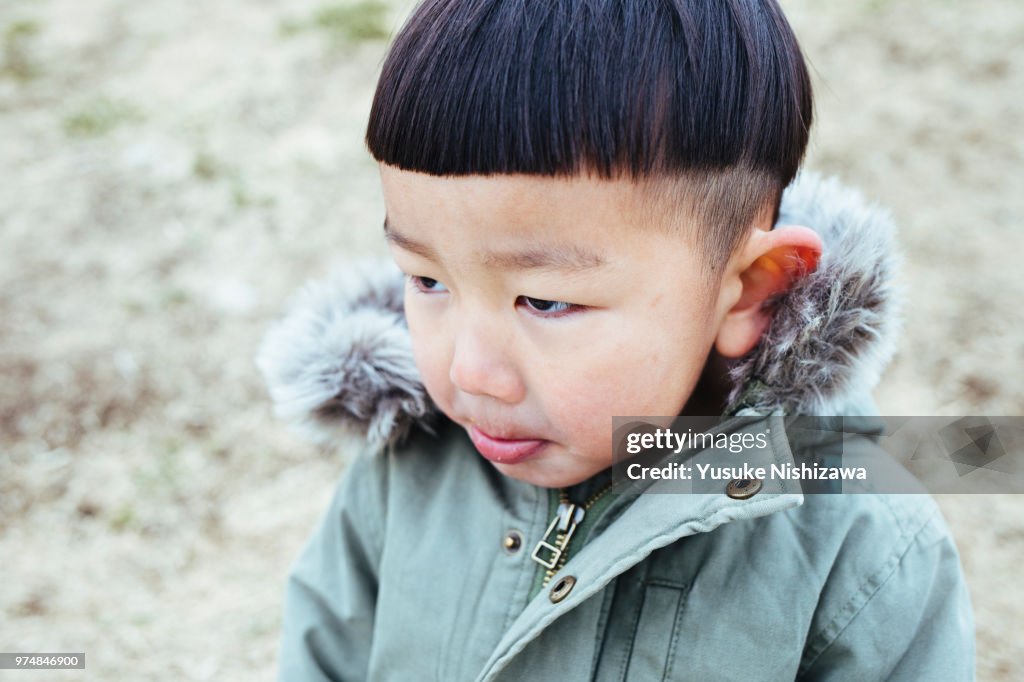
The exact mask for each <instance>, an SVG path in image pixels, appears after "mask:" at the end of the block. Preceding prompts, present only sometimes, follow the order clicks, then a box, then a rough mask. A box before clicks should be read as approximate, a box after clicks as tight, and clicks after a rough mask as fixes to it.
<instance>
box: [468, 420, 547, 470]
mask: <svg viewBox="0 0 1024 682" xmlns="http://www.w3.org/2000/svg"><path fill="white" fill-rule="evenodd" d="M469 438H470V440H472V441H473V445H475V446H476V449H477V450H478V451H479V452H480V454H481V455H483V456H484V457H485V458H486V459H489V460H490V461H492V462H496V463H498V464H517V463H519V462H522V461H524V460H526V459H528V458H530V457H532V456H533V455H535V454H537V452H538V451H539V450H540V449H541V448H542V447H544V445H545V444H546V443H547V442H548V441H546V440H542V439H539V438H498V437H496V436H491V435H490V434H487V433H485V432H483V431H481V430H480V429H478V428H477V427H476V426H475V425H474V426H470V427H469Z"/></svg>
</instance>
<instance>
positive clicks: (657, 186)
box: [379, 163, 685, 238]
mask: <svg viewBox="0 0 1024 682" xmlns="http://www.w3.org/2000/svg"><path fill="white" fill-rule="evenodd" d="M379 166H380V172H381V180H382V183H383V185H384V198H385V203H386V205H387V211H388V213H389V216H390V218H391V223H392V226H393V227H395V228H396V229H399V230H400V229H401V227H402V224H403V223H412V222H413V221H414V220H415V217H416V216H417V215H421V216H422V215H427V214H444V213H445V212H451V213H454V214H457V215H459V216H472V217H473V218H476V219H479V220H486V221H506V222H512V223H521V224H522V226H523V227H529V226H531V225H535V226H540V227H543V226H545V225H551V226H552V227H553V226H555V225H557V224H560V223H572V222H574V221H575V220H576V219H581V220H590V221H592V222H593V221H595V220H597V221H598V222H599V223H607V222H608V221H613V222H615V223H619V224H628V225H630V226H631V227H634V228H642V227H645V226H648V225H651V224H654V223H661V222H665V221H667V222H671V223H673V224H676V223H677V222H678V220H679V219H680V217H681V215H680V207H681V205H682V203H681V202H680V198H683V197H684V196H685V188H684V187H682V184H683V183H684V181H682V180H680V179H675V178H672V179H667V180H666V179H664V178H657V179H639V180H638V179H633V178H629V177H619V178H605V177H599V176H596V175H591V174H583V173H581V174H577V175H572V176H542V175H531V174H494V175H450V176H438V175H430V174H426V173H420V172H416V171H407V170H402V169H398V168H395V167H393V166H390V165H388V164H384V163H380V164H379ZM406 218H407V219H406ZM414 227H415V226H414V225H411V224H410V225H409V228H410V229H412V228H414ZM594 227H595V228H596V227H598V225H597V224H595V225H594ZM565 236H566V237H567V238H568V237H569V235H568V234H567V235H565Z"/></svg>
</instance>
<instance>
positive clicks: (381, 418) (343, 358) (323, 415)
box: [256, 260, 432, 447]
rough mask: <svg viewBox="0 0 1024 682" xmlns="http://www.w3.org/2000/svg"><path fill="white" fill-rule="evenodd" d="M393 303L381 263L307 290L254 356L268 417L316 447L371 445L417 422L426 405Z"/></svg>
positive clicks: (393, 290) (395, 297)
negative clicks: (351, 442)
mask: <svg viewBox="0 0 1024 682" xmlns="http://www.w3.org/2000/svg"><path fill="white" fill-rule="evenodd" d="M402 296H403V277H402V273H401V271H399V270H398V268H396V267H395V266H394V264H392V263H390V262H388V261H382V260H381V261H378V260H374V261H361V262H356V263H353V264H351V265H348V266H346V267H345V268H344V269H339V270H337V271H335V272H334V273H332V276H331V277H330V278H328V280H327V281H325V282H309V283H307V284H306V285H305V287H304V288H303V289H302V290H301V291H300V292H299V295H298V296H297V297H296V298H295V299H294V301H293V302H292V304H291V306H290V308H289V312H288V314H287V315H286V316H285V318H284V319H283V320H281V321H280V322H278V323H276V324H275V325H274V326H272V327H271V328H270V330H269V331H268V332H267V334H266V336H265V337H264V339H263V343H262V344H261V346H260V349H259V352H258V353H257V355H256V365H257V367H259V369H260V371H261V372H262V373H263V378H264V380H265V381H266V384H267V387H268V388H269V390H270V395H271V398H272V399H273V402H274V413H275V415H277V416H278V417H280V418H282V419H284V420H286V421H288V422H290V423H292V424H293V425H294V426H295V427H297V428H298V430H300V431H301V432H302V433H303V434H305V435H306V436H307V437H308V438H309V439H310V440H312V441H314V442H317V443H327V444H330V443H333V442H335V440H336V439H344V438H345V437H347V436H349V435H351V434H352V433H353V432H355V433H358V434H360V435H362V436H364V437H365V438H367V439H368V440H369V441H370V443H371V446H373V447H380V446H383V445H384V444H386V443H389V442H391V441H394V440H396V439H398V438H400V437H401V436H402V435H403V434H404V433H405V432H406V431H407V430H408V428H409V427H410V426H411V425H412V423H413V422H414V421H417V420H421V419H424V418H425V417H426V416H427V415H428V413H429V412H430V411H431V409H432V403H431V401H430V398H429V396H428V395H427V392H426V390H425V389H424V387H423V383H422V381H421V379H420V375H419V371H418V370H417V369H416V365H415V363H414V362H413V355H412V347H411V345H410V341H409V331H408V329H407V328H406V326H405V317H404V314H403V310H402ZM427 428H429V426H427Z"/></svg>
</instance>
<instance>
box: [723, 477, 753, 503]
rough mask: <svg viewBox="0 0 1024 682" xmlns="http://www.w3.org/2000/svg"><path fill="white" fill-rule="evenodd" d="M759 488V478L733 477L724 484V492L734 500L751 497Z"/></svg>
mask: <svg viewBox="0 0 1024 682" xmlns="http://www.w3.org/2000/svg"><path fill="white" fill-rule="evenodd" d="M760 489H761V480H760V479H757V478H734V479H732V480H731V481H729V485H727V486H725V494H726V495H728V496H729V497H731V498H733V499H734V500H745V499H747V498H748V497H753V496H754V495H755V494H757V491H758V490H760Z"/></svg>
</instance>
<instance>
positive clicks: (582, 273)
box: [380, 164, 722, 487]
mask: <svg viewBox="0 0 1024 682" xmlns="http://www.w3.org/2000/svg"><path fill="white" fill-rule="evenodd" d="M380 169H381V180H382V183H383V190H384V201H385V206H386V210H387V221H386V224H387V226H386V230H387V232H388V237H389V245H390V249H391V253H392V255H393V256H394V259H395V261H396V262H397V263H398V266H399V267H400V268H401V269H402V270H403V271H404V272H405V273H406V275H407V276H408V277H407V282H406V291H405V315H406V319H407V322H408V325H409V332H410V334H411V337H412V345H413V351H414V356H415V360H416V364H417V366H418V367H419V369H420V372H421V374H422V377H423V382H424V385H425V387H426V390H427V392H428V393H429V394H430V396H431V398H433V400H434V402H436V404H437V406H438V407H439V408H440V409H441V411H442V412H444V414H445V415H447V416H448V417H449V418H450V419H452V420H453V421H455V422H457V423H458V424H460V425H461V426H462V427H463V428H465V429H466V430H467V433H469V435H470V437H471V438H472V439H473V442H474V444H475V445H476V446H477V449H478V450H479V451H480V452H481V454H482V455H483V456H485V457H487V458H488V459H489V460H491V461H492V463H493V464H494V466H495V467H496V468H497V469H498V470H499V471H501V472H502V473H503V474H506V475H508V476H511V477H513V478H517V479H520V480H523V481H527V482H530V483H533V484H535V485H539V486H544V487H562V486H567V485H572V484H575V483H578V482H580V481H582V480H585V479H587V478H589V477H590V476H592V475H594V474H595V473H597V472H599V471H601V470H602V469H605V468H606V467H608V466H610V465H611V463H612V447H611V439H612V438H611V437H612V417H613V416H614V415H675V414H678V413H679V412H680V411H681V410H682V408H683V406H684V405H685V403H686V401H687V399H688V398H689V396H690V394H691V392H692V391H693V388H694V385H695V384H696V382H697V380H698V378H699V376H700V373H701V370H702V368H703V366H704V362H705V360H706V358H707V356H708V352H709V350H710V348H711V346H712V344H713V342H714V340H715V336H716V333H717V331H718V325H719V322H720V320H721V314H722V305H721V304H720V301H719V290H717V289H716V290H714V291H711V292H708V287H707V286H706V283H705V281H704V277H705V276H706V275H704V274H703V273H704V269H703V268H702V267H701V263H700V261H699V257H698V255H697V253H696V251H695V250H694V248H693V247H692V246H691V245H690V244H689V241H688V240H687V239H686V238H684V237H683V236H679V235H674V234H672V233H671V231H670V230H668V229H658V228H653V227H651V226H646V225H642V224H640V222H641V221H640V218H639V215H640V211H639V210H638V208H637V205H636V204H635V202H636V200H637V198H638V194H637V189H636V188H635V186H634V185H632V184H631V183H630V182H628V181H609V180H600V179H590V178H582V177H578V178H573V179H571V180H567V179H554V178H543V177H535V176H523V175H494V176H465V177H444V178H439V177H436V176H430V175H426V174H421V173H413V172H409V171H402V170H398V169H396V168H394V167H392V166H388V165H386V164H381V166H380ZM488 435H489V436H490V438H488ZM497 439H512V440H520V441H525V442H520V443H514V442H513V443H502V442H496V441H497Z"/></svg>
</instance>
